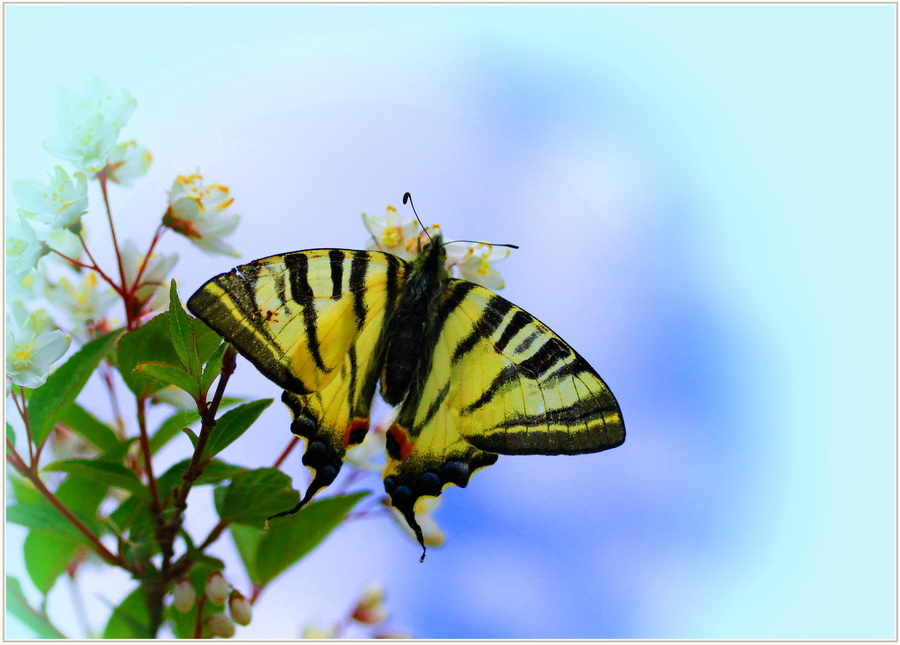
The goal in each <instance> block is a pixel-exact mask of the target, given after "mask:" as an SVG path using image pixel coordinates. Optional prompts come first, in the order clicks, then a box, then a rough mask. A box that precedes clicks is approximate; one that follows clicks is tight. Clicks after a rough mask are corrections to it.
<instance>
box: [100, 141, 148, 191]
mask: <svg viewBox="0 0 900 645" xmlns="http://www.w3.org/2000/svg"><path fill="white" fill-rule="evenodd" d="M151 161H153V156H152V155H151V154H150V151H149V150H147V148H145V147H144V146H139V145H138V144H137V142H136V141H123V142H122V143H117V144H116V147H115V148H113V149H112V152H110V153H109V162H108V163H109V167H108V169H107V177H109V180H110V181H114V182H116V183H117V184H121V185H122V186H131V182H130V180H132V179H137V178H138V177H142V176H144V175H146V174H147V170H148V169H149V168H150V162H151Z"/></svg>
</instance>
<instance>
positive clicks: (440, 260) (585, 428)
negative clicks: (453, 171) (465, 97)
mask: <svg viewBox="0 0 900 645" xmlns="http://www.w3.org/2000/svg"><path fill="white" fill-rule="evenodd" d="M407 196H408V193H407V195H405V196H404V203H405V202H406V200H407ZM445 261H446V251H445V248H444V242H443V240H442V237H441V235H440V234H439V233H436V234H434V235H432V236H430V241H429V242H426V243H425V244H424V245H423V246H422V247H421V250H420V253H419V255H418V257H416V258H415V259H414V260H413V261H412V262H407V261H405V260H403V259H401V258H399V257H397V256H395V255H392V254H389V253H383V252H380V251H354V250H345V249H313V250H307V251H295V252H291V253H284V254H281V255H273V256H271V257H267V258H262V259H259V260H254V261H253V262H250V263H248V264H244V265H241V266H238V267H236V268H234V269H232V270H231V271H229V272H228V273H223V274H221V275H218V276H216V277H214V278H212V279H211V280H209V281H208V282H206V283H205V284H204V285H203V286H202V287H200V289H199V290H198V291H197V292H196V293H195V294H194V295H193V296H191V298H190V299H189V300H188V303H187V306H188V309H189V310H190V312H191V313H192V314H194V315H195V316H196V317H197V318H199V319H200V320H202V321H203V322H205V323H206V324H207V325H208V326H209V327H211V328H212V329H213V330H215V331H216V332H217V333H219V334H220V335H221V336H222V337H224V338H225V339H226V340H227V341H228V342H230V343H231V344H232V345H234V347H235V348H236V349H237V350H238V352H239V353H240V354H242V355H243V356H244V357H245V358H247V360H249V361H250V362H251V363H252V364H253V365H255V366H256V368H257V369H258V370H259V371H260V372H262V374H263V375H265V376H266V377H268V378H269V379H270V380H272V381H273V382H275V383H276V384H277V385H278V386H279V387H281V388H282V389H284V393H283V395H282V401H283V402H284V403H285V404H286V405H287V407H288V408H289V410H290V412H291V416H292V422H291V431H292V432H293V433H294V434H295V435H298V436H300V437H302V438H303V439H304V440H305V443H306V449H305V452H304V455H303V464H304V465H305V466H307V467H308V468H309V469H310V471H311V472H312V481H311V482H310V484H309V487H308V488H307V491H306V493H305V495H304V496H303V497H302V499H301V501H300V503H299V504H298V505H297V506H296V507H295V508H293V509H291V510H289V511H285V512H284V513H280V514H279V515H284V514H287V513H292V512H296V511H297V510H299V509H300V508H301V507H302V506H303V505H304V504H306V503H307V502H308V501H309V500H310V499H312V497H313V496H314V495H315V494H316V493H317V492H318V491H320V490H322V489H323V488H325V487H326V486H328V485H329V484H331V483H332V482H333V481H334V479H335V478H336V477H337V475H338V472H339V471H340V469H341V465H342V464H343V462H344V458H345V456H346V454H347V450H348V449H349V448H350V447H352V446H354V445H356V444H358V443H360V442H362V440H363V439H364V438H365V436H366V432H367V431H368V429H369V423H370V421H369V417H370V409H371V405H372V401H373V398H374V395H375V391H376V389H378V391H379V392H380V395H381V397H382V398H383V399H384V401H386V402H387V403H388V404H390V405H392V406H396V408H397V414H396V417H395V418H394V420H393V422H392V423H391V424H390V426H389V427H388V429H387V434H386V452H387V463H386V466H385V469H384V473H383V478H384V488H385V491H386V492H387V494H388V495H389V496H390V499H391V504H392V505H393V507H394V508H396V509H397V510H398V511H399V512H400V513H401V514H402V515H403V517H404V518H405V520H406V522H407V523H408V524H409V526H410V528H411V529H412V530H413V532H414V533H415V535H416V538H417V539H418V541H419V544H420V545H421V546H422V558H424V557H425V542H424V536H423V533H422V530H421V528H420V526H419V524H418V523H417V521H416V516H415V506H416V501H417V500H418V499H419V498H421V497H425V496H437V495H440V493H441V492H442V491H443V489H444V488H446V487H447V486H449V485H451V484H453V485H456V486H460V487H465V486H466V485H467V484H468V482H469V478H470V477H471V475H472V473H474V472H475V471H477V470H479V469H481V468H485V467H487V466H490V465H491V464H493V463H494V462H496V461H497V457H498V455H501V454H503V455H534V454H542V455H559V454H567V455H572V454H581V453H592V452H599V451H601V450H607V449H609V448H615V447H616V446H619V445H621V444H622V442H623V441H624V440H625V426H624V423H623V420H622V413H621V411H620V409H619V405H618V403H617V402H616V399H615V397H614V396H613V394H612V392H611V391H610V389H609V388H608V387H607V385H606V384H605V383H604V382H603V379H602V378H600V376H599V375H598V374H597V372H596V371H595V370H594V369H593V368H592V367H591V366H590V365H589V364H588V362H587V361H585V360H584V359H583V358H582V357H581V356H580V355H579V354H578V353H577V352H576V351H575V350H574V349H572V347H570V346H569V345H568V343H566V342H565V341H564V340H563V339H562V338H560V337H559V336H558V335H557V334H556V333H554V332H553V331H552V330H551V329H550V328H549V327H547V326H546V325H545V324H544V323H542V322H541V321H539V320H538V319H537V318H535V317H534V316H532V315H531V314H529V313H528V312H526V311H524V310H522V309H520V308H519V307H517V306H515V305H514V304H512V303H511V302H509V301H508V300H506V299H504V298H502V297H501V296H499V295H497V294H496V293H493V292H492V291H490V290H488V289H486V288H484V287H481V286H479V285H477V284H475V283H473V282H468V281H466V280H460V279H456V278H452V277H450V275H449V274H448V272H447V269H446V268H445ZM273 517H277V515H276V516H273Z"/></svg>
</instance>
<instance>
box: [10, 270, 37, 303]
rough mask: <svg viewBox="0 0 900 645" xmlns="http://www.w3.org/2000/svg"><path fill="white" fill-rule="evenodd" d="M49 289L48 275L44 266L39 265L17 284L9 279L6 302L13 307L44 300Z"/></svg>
mask: <svg viewBox="0 0 900 645" xmlns="http://www.w3.org/2000/svg"><path fill="white" fill-rule="evenodd" d="M10 278H12V276H10ZM46 289H47V274H46V272H45V270H44V265H43V264H39V265H38V266H37V267H36V268H34V269H32V270H31V271H29V272H28V273H26V274H25V277H24V278H22V279H21V280H19V281H17V282H13V281H12V279H9V280H8V281H7V283H6V302H7V304H9V303H12V304H13V305H16V304H22V303H26V302H30V301H32V300H35V299H36V298H43V297H44V291H45V290H46Z"/></svg>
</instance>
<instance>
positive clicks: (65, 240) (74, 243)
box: [43, 225, 87, 266]
mask: <svg viewBox="0 0 900 645" xmlns="http://www.w3.org/2000/svg"><path fill="white" fill-rule="evenodd" d="M79 235H80V236H81V237H82V238H85V239H86V238H87V229H86V228H85V227H84V226H83V225H82V226H81V231H80V232H79V234H78V235H76V234H75V233H73V232H72V231H71V230H70V229H67V228H61V229H47V230H46V233H45V234H44V236H43V237H44V241H46V242H47V246H49V247H50V248H51V249H52V250H54V251H58V252H59V253H61V254H62V255H64V256H66V258H71V259H72V260H80V259H81V254H82V253H83V252H84V247H83V246H82V244H81V239H79ZM50 258H51V259H53V260H56V261H57V262H60V263H62V264H65V265H66V266H72V265H71V264H69V261H68V260H66V259H65V258H63V257H61V256H60V255H57V254H56V253H53V254H52V255H51V256H50Z"/></svg>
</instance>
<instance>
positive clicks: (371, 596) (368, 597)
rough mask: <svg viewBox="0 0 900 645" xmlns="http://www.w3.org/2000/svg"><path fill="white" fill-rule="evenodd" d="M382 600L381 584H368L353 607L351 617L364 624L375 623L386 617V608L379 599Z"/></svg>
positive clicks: (382, 590)
mask: <svg viewBox="0 0 900 645" xmlns="http://www.w3.org/2000/svg"><path fill="white" fill-rule="evenodd" d="M382 600H384V589H383V588H382V587H381V585H378V584H370V585H368V586H367V587H366V588H365V590H364V591H363V595H362V597H361V598H360V599H359V602H357V603H356V607H354V608H353V613H352V614H351V617H352V618H353V620H355V621H356V622H359V623H363V624H364V625H377V624H378V623H380V622H383V621H384V620H385V619H387V616H388V614H387V610H386V609H385V608H384V605H382V604H381V601H382Z"/></svg>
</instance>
